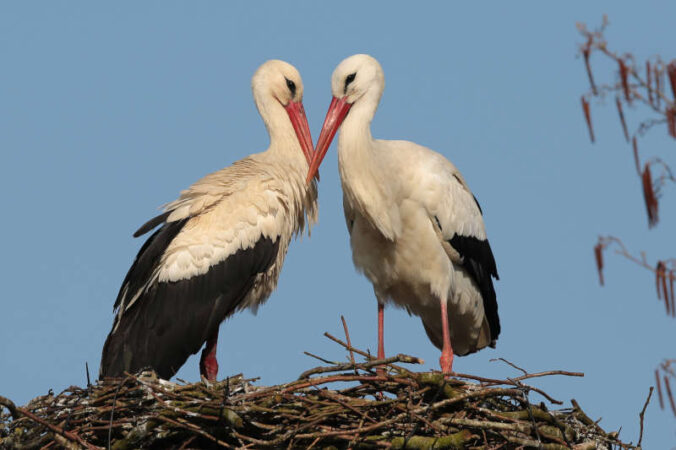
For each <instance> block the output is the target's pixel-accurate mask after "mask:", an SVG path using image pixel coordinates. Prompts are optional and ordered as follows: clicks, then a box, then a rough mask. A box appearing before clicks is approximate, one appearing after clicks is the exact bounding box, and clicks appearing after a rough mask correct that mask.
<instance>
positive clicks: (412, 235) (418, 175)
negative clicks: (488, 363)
mask: <svg viewBox="0 0 676 450" xmlns="http://www.w3.org/2000/svg"><path fill="white" fill-rule="evenodd" d="M384 88H385V78H384V75H383V71H382V68H381V67H380V64H379V63H378V61H376V60H375V59H374V58H372V57H371V56H368V55H354V56H351V57H349V58H347V59H345V60H344V61H342V62H341V63H340V64H339V65H338V67H337V68H336V70H335V71H334V72H333V76H332V78H331V90H332V93H333V100H332V102H331V106H330V107H329V111H328V113H327V114H326V119H325V121H324V125H323V127H322V131H321V134H320V136H319V139H318V141H317V146H316V148H315V155H314V158H313V161H312V163H311V164H310V170H309V172H308V181H310V180H311V179H312V177H313V176H314V174H315V173H316V172H315V170H316V169H317V168H318V167H319V165H320V164H321V161H322V159H323V158H324V156H325V154H326V151H327V150H328V148H329V145H330V144H331V140H332V139H333V136H334V135H335V133H336V131H337V129H338V128H339V127H341V124H342V128H341V130H340V137H339V138H338V165H339V169H340V178H341V181H342V185H343V207H344V210H345V220H346V221H347V228H348V231H349V233H350V242H351V245H352V257H353V260H354V264H355V266H356V267H357V268H358V269H359V270H360V271H362V272H363V273H364V274H365V275H366V277H368V279H369V280H370V281H371V283H372V284H373V289H374V291H375V295H376V299H377V300H378V357H379V358H383V357H384V356H385V355H384V344H383V307H384V304H385V302H387V301H390V300H391V301H393V302H394V303H395V304H396V305H398V306H401V307H404V308H406V310H408V312H409V313H413V314H415V315H417V316H420V318H421V320H422V323H423V325H424V327H425V331H426V332H427V336H428V337H429V338H430V340H431V341H432V343H433V344H434V345H436V346H437V347H438V348H440V349H442V353H441V358H440V364H441V369H442V370H443V372H444V373H450V372H451V369H452V364H453V352H455V353H456V354H458V355H466V354H469V353H473V352H476V351H478V350H480V349H482V348H484V347H486V346H488V345H490V346H493V347H494V346H495V342H496V340H497V338H498V334H499V333H500V320H499V318H498V304H497V301H496V296H495V290H494V289H493V281H492V279H491V277H494V278H496V279H497V278H498V272H497V269H496V266H495V259H494V258H493V252H492V251H491V247H490V245H489V243H488V239H487V238H486V231H485V228H484V222H483V218H482V211H481V208H480V207H479V203H478V202H477V200H476V199H475V198H474V196H473V195H472V193H471V191H470V190H469V187H468V186H467V183H466V182H465V180H464V178H463V177H462V175H461V174H460V172H458V169H456V168H455V166H454V165H453V164H451V163H450V162H449V161H448V160H447V159H446V158H444V157H443V156H442V155H440V154H439V153H436V152H434V151H432V150H430V149H428V148H426V147H423V146H420V145H417V144H415V143H413V142H407V141H386V140H378V139H373V137H372V136H371V129H370V124H371V120H372V119H373V116H374V114H375V112H376V109H377V107H378V103H379V101H380V97H381V95H382V93H383V89H384ZM451 343H452V346H451Z"/></svg>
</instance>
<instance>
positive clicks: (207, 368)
mask: <svg viewBox="0 0 676 450" xmlns="http://www.w3.org/2000/svg"><path fill="white" fill-rule="evenodd" d="M217 345H218V329H216V333H214V335H213V336H211V337H210V338H209V339H207V344H206V345H205V346H204V350H202V356H201V357H200V374H201V375H202V376H203V377H204V378H206V379H207V380H209V381H216V376H217V375H218V361H217V360H216V346H217Z"/></svg>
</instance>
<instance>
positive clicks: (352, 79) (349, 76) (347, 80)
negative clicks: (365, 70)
mask: <svg viewBox="0 0 676 450" xmlns="http://www.w3.org/2000/svg"><path fill="white" fill-rule="evenodd" d="M356 76H357V72H355V73H351V74H349V75H348V76H347V77H346V78H345V89H343V94H347V87H348V86H349V85H350V83H352V82H353V81H354V78H355V77H356Z"/></svg>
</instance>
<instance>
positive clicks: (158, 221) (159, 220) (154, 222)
mask: <svg viewBox="0 0 676 450" xmlns="http://www.w3.org/2000/svg"><path fill="white" fill-rule="evenodd" d="M169 214H171V211H167V212H165V213H162V214H160V215H159V216H155V217H153V218H152V219H150V220H149V221H147V222H146V223H144V224H143V225H141V228H139V229H138V230H136V231H135V232H134V237H135V238H136V237H139V236H142V235H144V234H146V233H147V232H148V231H150V230H152V229H153V228H155V227H156V226H158V225H159V224H161V223H163V222H164V221H165V220H167V217H169Z"/></svg>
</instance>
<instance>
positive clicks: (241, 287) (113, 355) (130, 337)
mask: <svg viewBox="0 0 676 450" xmlns="http://www.w3.org/2000/svg"><path fill="white" fill-rule="evenodd" d="M186 220H187V219H186ZM174 224H178V222H171V223H167V224H165V225H164V226H163V227H162V228H160V229H159V230H158V231H156V232H155V233H154V234H153V235H152V236H151V237H150V238H149V239H148V241H147V242H146V243H145V244H144V246H143V248H142V249H141V251H140V252H139V255H138V256H137V258H136V261H135V262H134V265H133V266H132V268H131V269H130V271H129V273H128V274H127V277H126V278H125V282H124V283H123V289H122V290H121V293H122V291H123V290H124V285H126V284H129V289H128V291H127V292H136V291H135V290H133V289H132V288H136V287H138V286H143V285H144V283H145V282H147V279H148V278H147V276H149V275H150V274H151V273H152V271H153V270H154V268H155V266H156V265H157V264H158V263H159V258H160V257H161V255H162V253H163V252H164V250H165V249H166V246H167V245H168V243H166V245H165V242H166V240H167V238H168V237H169V236H171V238H170V239H169V242H171V240H172V239H173V238H174V237H175V236H176V234H178V231H180V228H182V226H183V225H184V223H183V224H180V225H174ZM178 227H180V228H179V229H178V230H176V228H178ZM161 247H162V249H161V250H159V249H160V248H161ZM158 250H159V251H158ZM278 251H279V238H277V239H275V240H274V241H273V240H272V239H270V238H266V237H262V236H261V238H260V239H259V240H258V242H256V244H255V245H254V246H253V247H251V248H248V249H240V250H238V251H237V252H235V253H234V254H232V255H230V256H229V257H228V258H226V259H225V260H223V261H221V262H219V263H218V264H216V265H214V266H212V267H211V268H210V269H209V271H208V272H207V273H205V274H203V275H198V276H194V277H191V278H188V279H184V280H179V281H175V282H156V283H154V284H153V285H152V286H150V287H149V288H148V289H146V290H145V291H144V292H143V294H142V295H141V296H140V297H139V298H138V299H137V300H136V303H134V304H133V305H132V307H131V308H130V309H129V310H128V311H125V312H124V314H122V316H121V317H120V322H119V325H118V326H117V329H116V330H115V331H114V332H113V331H111V333H110V334H109V335H108V338H107V339H106V343H105V344H104V347H103V355H102V357H101V369H100V374H99V376H100V377H106V376H122V375H123V374H124V372H125V371H127V372H136V371H139V370H141V369H144V368H152V369H154V370H155V371H156V372H157V374H158V375H159V376H160V377H162V378H166V379H168V378H171V377H172V376H173V375H174V374H175V373H176V372H177V371H178V369H179V368H180V367H181V366H182V365H183V363H185V361H186V359H187V358H188V357H189V356H190V355H191V354H194V353H197V352H198V351H199V350H200V348H201V347H202V345H203V344H204V342H205V341H206V340H207V339H208V338H209V337H210V336H212V335H213V334H214V333H215V332H216V330H217V329H218V326H219V325H220V323H221V322H222V321H223V320H224V319H225V318H226V317H228V316H229V315H230V314H232V313H233V312H234V311H235V309H236V308H237V307H238V306H239V304H240V303H241V301H242V300H243V299H244V297H245V296H246V295H247V293H248V292H249V290H250V289H251V287H252V286H253V283H254V281H255V279H256V275H258V274H259V273H262V272H265V271H267V270H268V269H269V268H270V266H272V264H273V263H274V261H275V258H276V257H277V253H278ZM136 276H140V279H137V278H136ZM119 302H120V298H119V297H118V302H117V303H119Z"/></svg>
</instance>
